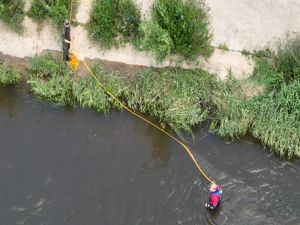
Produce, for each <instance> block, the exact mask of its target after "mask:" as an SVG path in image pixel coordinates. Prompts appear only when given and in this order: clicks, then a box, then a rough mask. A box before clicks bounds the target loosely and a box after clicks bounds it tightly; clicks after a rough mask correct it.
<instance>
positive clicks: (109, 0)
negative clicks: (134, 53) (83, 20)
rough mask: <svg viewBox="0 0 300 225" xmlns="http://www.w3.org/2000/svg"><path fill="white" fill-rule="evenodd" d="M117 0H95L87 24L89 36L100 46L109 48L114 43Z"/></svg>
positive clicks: (116, 31)
mask: <svg viewBox="0 0 300 225" xmlns="http://www.w3.org/2000/svg"><path fill="white" fill-rule="evenodd" d="M116 18H117V1H116V0H96V1H95V2H94V6H93V10H92V13H91V17H90V22H89V24H88V30H89V34H90V36H91V38H92V39H93V40H95V41H96V42H98V43H99V44H100V45H101V47H104V48H108V49H109V48H111V47H112V46H114V45H116V40H115V38H116V37H117V35H118V29H117V20H116Z"/></svg>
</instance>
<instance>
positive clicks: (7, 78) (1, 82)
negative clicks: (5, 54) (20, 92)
mask: <svg viewBox="0 0 300 225" xmlns="http://www.w3.org/2000/svg"><path fill="white" fill-rule="evenodd" d="M21 80H22V78H21V75H20V74H19V73H18V72H17V70H16V69H15V68H13V67H9V66H8V65H7V64H6V63H5V62H1V61H0V86H8V85H15V84H19V83H20V82H21Z"/></svg>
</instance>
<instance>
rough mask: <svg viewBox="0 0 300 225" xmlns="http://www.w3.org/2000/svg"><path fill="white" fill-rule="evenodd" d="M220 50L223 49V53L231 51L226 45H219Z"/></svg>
mask: <svg viewBox="0 0 300 225" xmlns="http://www.w3.org/2000/svg"><path fill="white" fill-rule="evenodd" d="M218 49H221V50H223V51H229V48H228V46H227V44H226V43H223V44H219V46H218Z"/></svg>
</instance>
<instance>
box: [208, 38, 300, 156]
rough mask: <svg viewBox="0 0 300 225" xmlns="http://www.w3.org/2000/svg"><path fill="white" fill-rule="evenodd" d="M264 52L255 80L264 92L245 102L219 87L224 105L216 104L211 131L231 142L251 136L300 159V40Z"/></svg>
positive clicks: (275, 149)
mask: <svg viewBox="0 0 300 225" xmlns="http://www.w3.org/2000/svg"><path fill="white" fill-rule="evenodd" d="M261 53H262V54H261V57H259V58H258V59H257V63H256V68H255V70H254V73H253V77H252V79H254V80H256V81H257V82H259V84H260V85H262V86H263V87H264V92H262V93H261V94H260V95H258V96H256V97H254V98H252V99H246V98H243V97H241V96H242V94H241V93H239V92H238V91H237V90H239V88H237V87H232V88H231V89H229V91H227V92H226V91H224V89H222V88H219V91H220V90H221V92H223V93H221V94H220V95H219V102H225V104H223V105H220V104H217V105H218V107H217V115H216V117H217V119H215V120H214V122H213V123H212V126H211V128H212V130H215V131H216V132H217V133H218V134H219V135H220V136H222V137H229V138H231V139H233V138H237V137H242V136H245V135H247V134H250V135H251V136H253V137H255V138H257V139H258V140H260V141H261V142H262V143H263V144H265V145H266V146H268V147H269V148H271V149H272V150H273V151H274V152H277V153H278V154H280V155H281V156H288V157H293V156H297V157H300V139H299V137H300V79H299V78H300V74H299V68H300V63H299V62H300V39H299V37H296V38H294V39H288V40H287V41H285V42H281V43H280V44H279V45H278V48H277V49H276V50H275V51H273V52H272V51H270V50H266V51H261ZM235 82H236V83H238V84H239V85H240V84H241V82H239V81H235ZM243 82H244V81H243ZM225 86H226V85H225Z"/></svg>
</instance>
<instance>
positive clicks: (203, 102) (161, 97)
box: [127, 69, 213, 132]
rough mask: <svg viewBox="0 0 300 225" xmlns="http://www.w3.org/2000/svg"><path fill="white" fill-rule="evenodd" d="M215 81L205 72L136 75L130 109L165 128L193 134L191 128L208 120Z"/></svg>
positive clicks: (148, 71) (130, 95) (170, 71)
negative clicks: (143, 114) (153, 119)
mask: <svg viewBox="0 0 300 225" xmlns="http://www.w3.org/2000/svg"><path fill="white" fill-rule="evenodd" d="M212 80H213V79H212V78H211V76H210V75H209V74H207V73H206V72H204V71H203V70H189V71H188V70H180V69H169V70H165V71H163V72H161V73H155V72H153V71H151V70H146V71H144V72H140V73H137V74H136V75H135V77H134V80H133V83H132V86H131V88H130V92H129V93H128V94H127V99H128V105H129V106H130V107H131V108H133V109H135V110H138V111H140V112H143V113H149V114H150V116H151V117H153V118H156V119H158V121H159V122H160V123H161V124H162V125H163V126H166V125H168V126H170V127H171V128H173V129H174V130H176V131H179V130H181V129H183V130H186V131H189V132H191V129H192V126H194V125H196V124H199V123H200V122H202V121H204V120H205V119H207V117H208V113H209V109H210V108H209V106H210V101H211V91H210V88H211V86H212Z"/></svg>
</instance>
